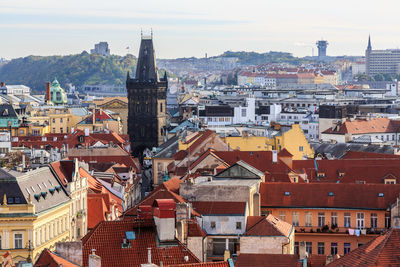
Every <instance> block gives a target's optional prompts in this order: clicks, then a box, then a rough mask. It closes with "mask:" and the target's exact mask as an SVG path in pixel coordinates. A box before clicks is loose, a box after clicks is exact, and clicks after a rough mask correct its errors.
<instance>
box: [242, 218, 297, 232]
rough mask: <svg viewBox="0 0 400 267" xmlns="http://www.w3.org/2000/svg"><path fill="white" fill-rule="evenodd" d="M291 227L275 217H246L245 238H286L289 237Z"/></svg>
mask: <svg viewBox="0 0 400 267" xmlns="http://www.w3.org/2000/svg"><path fill="white" fill-rule="evenodd" d="M292 230H293V226H292V225H291V224H289V223H287V222H285V221H282V220H280V219H278V218H276V217H275V216H273V215H271V214H269V215H268V216H248V217H247V225H246V233H245V234H244V235H247V236H286V237H289V236H290V234H291V232H292Z"/></svg>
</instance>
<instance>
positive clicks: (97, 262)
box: [89, 249, 101, 267]
mask: <svg viewBox="0 0 400 267" xmlns="http://www.w3.org/2000/svg"><path fill="white" fill-rule="evenodd" d="M89 267H101V258H100V256H97V255H96V250H95V249H92V254H90V255H89Z"/></svg>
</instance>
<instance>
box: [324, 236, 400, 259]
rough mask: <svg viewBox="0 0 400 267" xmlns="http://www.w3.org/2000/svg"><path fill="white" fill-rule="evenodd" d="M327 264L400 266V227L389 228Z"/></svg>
mask: <svg viewBox="0 0 400 267" xmlns="http://www.w3.org/2000/svg"><path fill="white" fill-rule="evenodd" d="M327 266H329V267H335V266H339V267H340V266H346V267H347V266H352V267H361V266H362V267H369V266H371V267H372V266H388V267H389V266H400V229H391V230H389V231H388V232H387V233H386V234H384V235H381V236H378V237H376V238H374V239H373V240H371V241H370V242H368V243H366V244H364V245H363V246H361V247H358V248H356V249H355V250H353V251H351V252H350V253H349V254H347V255H344V256H343V257H341V258H339V259H337V260H334V261H333V262H332V263H330V264H328V265H327Z"/></svg>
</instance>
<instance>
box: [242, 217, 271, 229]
mask: <svg viewBox="0 0 400 267" xmlns="http://www.w3.org/2000/svg"><path fill="white" fill-rule="evenodd" d="M254 217H256V216H254ZM264 219H265V220H266V219H267V217H266V216H262V215H261V216H260V218H259V220H258V221H257V222H256V223H255V224H253V226H251V227H250V228H249V229H247V230H246V232H249V231H250V230H252V229H253V228H254V227H255V226H257V225H258V224H259V223H260V222H261V221H263V220H264Z"/></svg>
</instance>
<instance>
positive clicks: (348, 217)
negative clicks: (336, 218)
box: [344, 212, 351, 227]
mask: <svg viewBox="0 0 400 267" xmlns="http://www.w3.org/2000/svg"><path fill="white" fill-rule="evenodd" d="M350 221H351V215H350V213H349V212H346V213H345V214H344V227H351V226H350V225H351V224H350Z"/></svg>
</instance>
